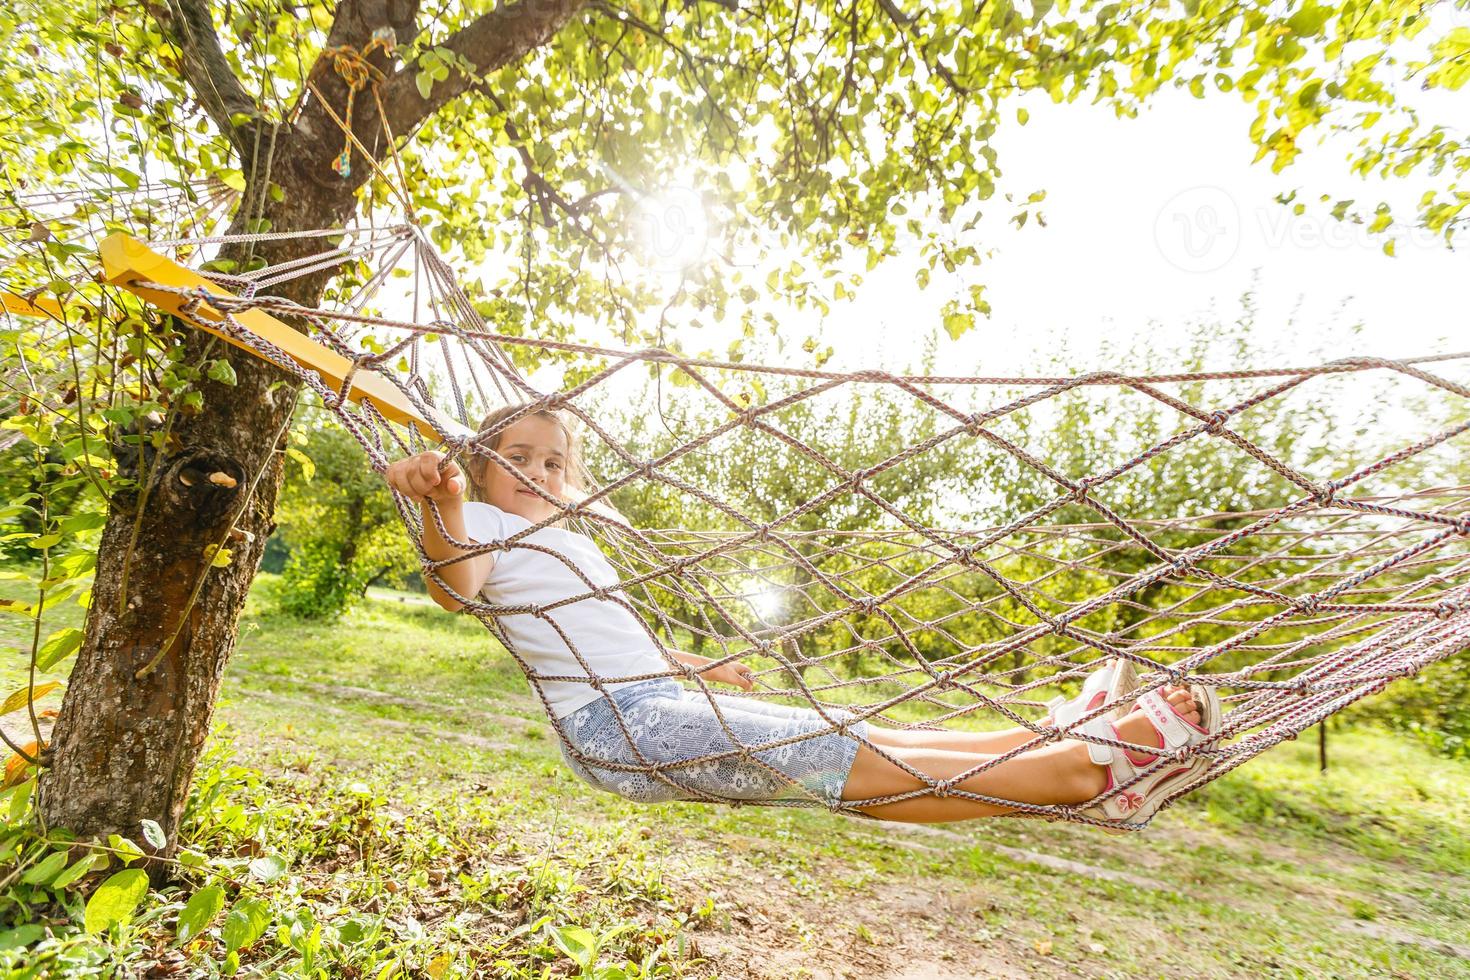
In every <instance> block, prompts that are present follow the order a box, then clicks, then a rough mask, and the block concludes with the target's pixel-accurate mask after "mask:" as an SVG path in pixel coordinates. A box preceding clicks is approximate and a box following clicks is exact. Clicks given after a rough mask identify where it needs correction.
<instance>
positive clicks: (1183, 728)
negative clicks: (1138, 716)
mask: <svg viewBox="0 0 1470 980" xmlns="http://www.w3.org/2000/svg"><path fill="white" fill-rule="evenodd" d="M1138 706H1139V707H1141V708H1142V709H1143V710H1144V711H1146V712H1147V713H1148V717H1149V720H1150V721H1152V722H1153V723H1154V727H1155V728H1157V729H1158V730H1159V734H1160V735H1163V736H1164V745H1165V746H1166V747H1167V748H1171V749H1177V748H1179V747H1180V746H1182V745H1188V744H1189V743H1190V741H1191V740H1192V739H1193V737H1194V736H1195V735H1197V734H1199V730H1198V729H1196V728H1194V727H1193V726H1192V725H1190V724H1189V723H1188V722H1186V721H1185V720H1184V719H1183V718H1181V717H1179V712H1177V711H1175V710H1174V707H1173V705H1171V704H1170V703H1169V702H1168V701H1167V700H1166V699H1165V698H1164V696H1163V695H1162V694H1160V693H1159V692H1158V691H1149V692H1148V693H1147V694H1145V695H1144V696H1143V697H1141V698H1139V699H1138Z"/></svg>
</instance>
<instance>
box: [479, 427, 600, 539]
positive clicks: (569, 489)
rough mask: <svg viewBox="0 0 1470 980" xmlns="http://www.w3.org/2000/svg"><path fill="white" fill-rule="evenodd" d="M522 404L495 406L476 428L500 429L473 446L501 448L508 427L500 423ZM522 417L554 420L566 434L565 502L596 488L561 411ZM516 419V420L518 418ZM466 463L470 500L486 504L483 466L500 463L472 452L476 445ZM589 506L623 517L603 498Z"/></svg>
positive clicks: (577, 443)
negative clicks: (483, 486)
mask: <svg viewBox="0 0 1470 980" xmlns="http://www.w3.org/2000/svg"><path fill="white" fill-rule="evenodd" d="M525 407H526V406H525V405H523V404H522V405H506V406H505V407H504V408H497V409H496V410H495V411H493V412H491V413H490V414H489V415H487V416H485V418H484V419H483V420H482V421H481V422H480V428H479V430H478V431H479V433H484V432H485V431H486V430H488V429H494V428H496V427H500V428H499V431H497V432H494V433H493V434H491V435H490V436H488V437H484V438H480V437H478V436H477V441H476V443H475V446H476V447H478V446H484V447H486V448H489V449H494V450H496V451H497V452H498V451H499V450H500V444H501V440H502V439H503V438H504V436H505V433H506V429H507V428H508V426H502V423H503V422H504V421H505V420H506V419H508V418H510V417H511V416H512V415H515V414H516V413H517V412H520V411H522V410H523V409H524V408H525ZM522 418H528V419H529V418H543V419H548V420H549V421H551V422H554V423H556V425H557V427H558V428H559V429H561V431H562V435H564V436H566V439H567V458H566V477H565V489H564V492H563V497H564V498H565V499H566V500H567V502H568V503H580V502H581V501H582V500H583V499H584V498H586V497H587V496H588V495H589V494H591V493H592V492H593V491H594V490H595V489H596V487H594V486H593V484H592V480H591V477H590V476H588V473H587V467H586V465H585V464H584V463H583V462H582V449H581V439H580V438H578V435H577V431H576V429H574V428H573V427H572V425H571V423H570V422H568V421H567V418H566V416H564V415H563V414H562V413H561V412H558V411H556V410H555V409H550V408H542V409H537V410H536V411H534V412H528V413H527V414H525V415H523V416H522ZM517 421H519V419H517ZM512 424H514V423H512ZM465 463H466V466H465V475H466V476H468V477H469V487H468V493H469V498H470V499H471V500H477V501H479V502H480V503H486V502H487V501H486V500H485V498H484V496H483V495H482V494H483V491H482V490H481V485H482V484H483V483H484V482H485V475H486V472H487V470H486V467H489V466H500V465H501V464H500V463H497V462H496V461H495V460H493V459H491V458H490V457H489V456H485V455H482V454H480V453H478V452H475V447H472V448H471V450H470V453H469V454H468V458H467V459H466V460H465ZM588 509H589V510H591V511H593V512H595V513H599V514H602V515H604V516H606V517H614V518H616V519H618V520H619V521H621V520H622V515H620V514H619V513H618V512H617V510H616V509H614V508H613V506H612V505H611V504H610V503H608V502H607V500H606V499H603V500H599V501H597V502H596V503H594V504H592V505H591V506H590V507H589V508H588Z"/></svg>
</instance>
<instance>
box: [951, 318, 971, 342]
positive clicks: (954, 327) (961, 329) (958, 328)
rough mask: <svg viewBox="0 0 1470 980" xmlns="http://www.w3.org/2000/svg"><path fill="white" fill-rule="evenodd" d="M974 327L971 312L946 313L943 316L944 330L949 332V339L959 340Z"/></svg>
mask: <svg viewBox="0 0 1470 980" xmlns="http://www.w3.org/2000/svg"><path fill="white" fill-rule="evenodd" d="M974 327H975V314H973V313H946V314H945V316H944V332H945V333H947V334H949V338H950V339H951V340H959V339H960V337H962V336H964V334H965V333H967V332H968V331H970V330H972V329H974Z"/></svg>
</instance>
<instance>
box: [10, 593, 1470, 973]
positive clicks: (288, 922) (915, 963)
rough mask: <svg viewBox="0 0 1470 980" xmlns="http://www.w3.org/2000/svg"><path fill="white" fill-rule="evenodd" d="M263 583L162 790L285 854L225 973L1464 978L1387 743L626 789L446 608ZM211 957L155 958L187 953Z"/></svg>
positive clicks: (1441, 781) (229, 850)
mask: <svg viewBox="0 0 1470 980" xmlns="http://www.w3.org/2000/svg"><path fill="white" fill-rule="evenodd" d="M271 587H272V580H271V579H269V578H268V577H262V579H261V582H260V585H259V586H258V587H257V589H256V592H255V593H254V594H253V595H252V598H251V602H250V605H249V606H248V608H247V611H246V614H245V616H244V619H243V620H242V628H241V639H240V644H239V649H238V651H237V653H236V655H235V657H234V659H233V660H232V662H231V665H230V668H229V671H228V673H227V675H226V678H225V681H224V686H223V692H222V695H221V700H220V706H219V711H218V715H217V718H218V722H219V724H220V725H221V729H220V731H219V732H217V734H216V736H215V738H214V739H213V740H212V742H211V747H210V754H209V756H208V758H207V759H206V761H205V764H204V765H203V766H202V767H201V777H200V780H199V781H198V782H199V784H200V786H201V787H204V790H203V791H202V792H201V791H200V790H199V789H198V788H197V787H196V799H195V801H194V804H193V805H192V809H191V812H190V833H191V835H192V836H191V843H192V846H194V847H195V848H197V849H198V850H200V851H201V852H203V853H206V854H208V855H209V856H210V859H211V861H212V862H214V865H212V867H213V869H214V870H215V871H216V872H217V873H220V874H227V875H233V876H235V877H236V878H238V877H240V876H241V875H242V874H243V871H242V867H243V865H244V863H245V862H247V860H248V859H250V858H252V857H255V856H259V855H260V854H274V855H278V856H280V857H281V858H283V859H284V860H285V861H286V862H287V863H288V865H289V869H290V870H289V871H288V873H287V874H286V875H284V876H283V877H281V878H279V879H276V880H275V881H273V882H270V883H268V884H261V883H259V882H257V883H255V886H254V887H256V888H257V890H259V891H260V892H261V894H262V896H263V898H262V900H263V901H266V902H267V903H268V905H269V910H270V912H269V914H270V917H271V927H270V929H269V930H268V932H267V934H266V935H264V936H262V937H261V938H260V939H259V940H257V941H256V942H254V943H253V944H251V945H249V946H247V947H245V948H244V950H243V951H242V952H241V953H240V954H239V956H238V959H239V970H240V975H257V976H265V975H284V974H286V973H287V972H290V973H291V974H292V975H302V974H303V972H305V973H306V975H312V974H311V973H310V969H305V970H304V967H310V968H316V966H317V965H320V964H329V965H327V966H323V967H322V968H323V969H326V971H327V972H326V973H325V974H323V975H327V976H376V975H377V974H378V972H379V971H380V970H382V969H385V968H386V969H388V970H390V971H391V970H394V969H399V970H402V971H403V972H402V974H401V975H408V976H433V975H435V971H437V975H438V976H441V977H453V976H477V975H483V976H507V977H539V976H543V975H563V974H565V973H575V972H576V967H575V966H574V965H573V954H576V955H583V956H584V957H585V955H586V954H585V952H583V951H582V947H580V946H579V945H578V944H577V940H579V939H586V940H588V941H590V940H591V939H596V938H600V939H601V940H602V943H603V947H604V948H603V949H602V950H601V951H600V952H599V953H598V954H597V962H598V963H600V964H601V965H600V967H598V969H600V970H602V972H601V973H600V974H597V973H595V972H590V973H588V974H587V975H601V976H603V977H605V978H614V977H619V976H681V975H683V976H715V975H718V976H726V977H737V976H738V977H744V976H770V977H797V976H817V975H821V976H835V975H844V976H849V977H886V976H902V975H904V974H905V971H906V970H907V971H909V974H910V975H912V976H915V977H919V976H942V975H945V973H946V971H947V973H948V974H949V975H955V976H972V975H986V974H996V973H1004V972H1007V971H1009V972H1011V973H1014V974H1023V975H1036V976H1070V975H1082V976H1119V977H1122V976H1136V975H1140V974H1142V975H1150V976H1160V975H1168V976H1174V975H1192V976H1204V977H1233V976H1239V977H1258V976H1312V977H1316V976H1415V977H1417V976H1433V977H1452V976H1470V959H1467V958H1466V955H1470V949H1467V948H1470V927H1467V924H1466V923H1467V921H1470V845H1467V842H1466V835H1465V830H1464V828H1465V823H1466V820H1467V817H1470V764H1467V763H1466V762H1464V761H1456V760H1448V759H1445V758H1443V757H1440V756H1436V755H1433V754H1431V753H1430V752H1428V751H1427V750H1426V749H1424V748H1423V747H1422V746H1420V745H1419V744H1417V743H1414V742H1410V741H1407V740H1405V739H1402V738H1399V737H1396V736H1392V735H1388V734H1385V733H1382V732H1379V731H1376V730H1373V729H1368V728H1355V729H1343V730H1341V731H1334V732H1333V733H1332V736H1331V746H1330V747H1331V753H1332V767H1331V769H1330V771H1329V772H1328V773H1326V774H1325V775H1324V774H1319V773H1318V772H1317V771H1316V746H1315V740H1308V741H1304V742H1301V743H1288V744H1286V745H1283V746H1281V747H1279V748H1277V749H1275V750H1272V751H1271V752H1269V753H1267V754H1266V755H1264V756H1262V757H1261V758H1259V759H1257V760H1255V761H1253V762H1251V763H1249V764H1248V765H1246V766H1243V767H1241V768H1239V769H1237V770H1235V771H1233V772H1231V773H1229V774H1228V775H1226V776H1225V777H1223V778H1222V779H1220V780H1218V781H1217V782H1215V783H1213V784H1211V785H1210V786H1209V787H1207V788H1206V789H1204V790H1203V791H1201V792H1199V793H1196V794H1194V795H1193V796H1192V797H1190V798H1189V799H1188V800H1187V801H1184V802H1182V803H1181V804H1180V805H1178V806H1175V807H1173V808H1172V809H1170V810H1169V811H1168V812H1166V813H1165V814H1163V815H1162V816H1160V817H1159V818H1158V820H1156V822H1155V824H1154V828H1153V829H1151V830H1150V831H1149V832H1147V833H1145V834H1142V835H1135V836H1130V837H1126V838H1121V839H1120V838H1113V837H1109V836H1106V835H1103V834H1101V833H1099V832H1096V831H1092V830H1088V829H1085V828H1080V827H1075V826H1069V825H1063V824H1047V823H1039V822H1034V821H1017V820H996V821H988V822H978V823H970V824H961V825H949V826H946V827H940V828H906V827H900V826H895V825H889V824H883V823H879V822H876V821H864V820H854V819H845V818H839V817H835V816H833V815H831V814H829V813H827V812H825V811H807V810H802V811H790V810H778V809H771V808H759V807H745V808H739V809H734V808H727V807H714V806H705V805H698V804H666V805H661V806H637V805H634V804H631V803H627V802H625V801H622V800H620V799H618V798H616V797H613V796H611V795H608V794H605V793H600V792H598V791H596V790H593V789H591V788H589V787H587V786H585V785H584V784H582V783H580V782H578V781H577V780H576V779H575V778H574V777H573V776H572V775H571V773H570V772H568V771H567V770H566V768H565V767H564V766H563V764H562V762H561V759H560V755H559V753H558V751H557V747H556V744H555V742H554V740H553V738H552V737H551V736H550V729H549V726H548V725H547V723H546V722H545V720H544V718H543V717H542V715H541V712H540V709H539V707H538V705H537V703H536V702H535V701H533V700H532V698H531V697H530V694H529V689H528V688H527V686H526V684H525V682H524V681H523V680H522V679H521V677H520V675H519V673H518V671H517V669H516V668H515V666H514V664H513V662H512V661H511V660H510V658H509V657H508V656H507V655H506V654H505V653H504V651H502V650H500V649H499V648H498V647H497V646H496V644H495V643H494V642H493V641H492V640H491V639H490V638H489V636H488V635H487V634H486V632H485V631H484V629H483V628H482V627H481V626H480V625H479V624H478V623H476V622H474V621H473V620H471V619H469V618H467V617H462V616H451V615H448V614H446V613H443V612H442V611H440V610H439V609H438V608H437V607H434V606H432V605H427V604H425V603H423V602H422V601H421V597H416V596H399V595H398V594H395V593H387V592H377V591H376V590H375V593H374V596H373V597H372V599H371V600H370V601H369V602H367V603H366V604H365V605H364V606H363V607H361V608H360V609H358V610H356V611H354V612H352V613H351V614H349V615H348V616H347V617H346V618H345V619H344V620H343V621H342V622H340V623H336V624H331V625H321V624H304V623H301V622H298V621H294V620H290V619H286V618H282V617H279V616H276V615H273V614H272V613H271V611H270V603H269V601H267V600H268V593H269V590H270V588H271ZM58 625H60V624H59V623H58ZM6 629H7V630H8V629H9V626H7V627H6ZM4 636H5V642H6V643H7V645H9V644H10V643H11V642H12V639H13V638H12V636H11V634H10V633H8V632H7V633H6V634H4ZM15 671H16V665H15V663H14V660H13V659H10V660H7V662H6V663H4V664H3V665H0V677H3V678H4V679H6V680H7V681H9V680H12V679H14V677H15V676H16V673H15ZM211 793H217V796H215V798H213V799H212V800H206V799H205V798H206V797H207V796H209V795H210V794H211ZM1057 859H1062V860H1064V861H1067V862H1072V863H1071V864H1065V865H1061V866H1058V864H1057ZM231 861H233V862H234V864H233V865H231V864H229V863H228V862H231ZM246 877H247V878H248V875H247V876H246ZM194 880H195V881H196V882H198V881H202V880H203V879H199V878H197V876H196V877H195V879H194ZM192 887H194V886H193V885H190V886H189V888H192ZM187 890H188V889H185V890H184V891H182V892H180V893H178V894H165V895H154V896H153V897H151V898H150V901H149V903H148V905H147V906H146V908H148V909H150V910H152V912H151V913H149V914H152V915H153V918H152V919H149V920H148V921H147V922H146V923H143V924H138V925H135V926H133V927H130V929H131V931H130V932H126V934H123V933H118V934H116V935H114V936H113V937H112V939H111V940H110V941H109V942H99V941H97V940H81V939H75V938H72V939H65V940H56V941H55V943H54V945H53V949H54V950H60V952H57V953H56V955H55V956H53V962H54V963H61V962H63V961H65V962H73V961H75V962H78V963H81V962H90V961H92V960H95V961H98V962H101V961H104V960H105V958H106V957H108V956H111V957H114V958H121V959H123V960H127V962H129V963H130V964H132V966H133V967H139V966H142V965H146V964H147V963H148V962H152V960H150V959H149V958H150V957H156V955H157V950H158V949H160V948H163V947H162V946H159V945H157V942H158V940H159V937H165V938H166V937H168V936H170V935H171V929H172V923H173V920H174V918H175V917H176V916H177V913H178V909H179V906H180V903H181V902H182V901H183V900H184V898H186V897H187ZM68 900H69V901H71V902H72V904H73V906H76V905H77V904H78V903H79V899H78V898H75V897H73V898H70V899H67V898H66V897H65V896H63V901H62V903H61V904H62V905H63V906H64V905H65V902H66V901H68ZM239 900H240V899H239V898H238V897H237V896H235V895H233V894H232V897H231V901H234V902H238V901H239ZM302 914H306V915H309V917H310V919H309V921H306V920H303V919H302V918H301V916H302ZM144 918H146V915H145V916H144ZM317 926H321V927H322V931H321V932H320V933H318V934H317V935H318V943H317V947H316V949H315V952H313V951H312V947H311V943H310V936H311V935H312V934H313V930H314V929H316V927H317ZM370 927H371V929H370ZM371 930H377V931H371ZM578 930H585V932H581V931H578ZM216 932H218V927H217V928H216ZM589 937H590V938H589ZM68 943H69V944H70V945H67V944H68ZM223 950H224V946H223V945H222V944H221V941H220V939H219V938H217V937H206V938H204V939H200V940H196V941H195V942H194V943H192V944H188V945H185V946H183V947H182V948H181V955H183V956H184V957H185V958H186V959H187V961H188V962H189V963H190V964H191V969H194V970H197V971H200V972H201V973H208V972H211V971H213V970H216V969H218V965H219V963H220V961H221V957H222V955H223ZM1457 950H1458V952H1457ZM569 951H570V952H569ZM5 955H7V954H6V953H3V952H0V957H4V956H5ZM30 955H32V956H35V955H37V954H36V953H35V952H34V951H33V952H32V953H31V954H30ZM66 957H71V959H69V960H68V959H66ZM88 957H91V960H88ZM128 957H131V960H128V959H127V958H128ZM312 957H315V959H314V960H312V959H311V958H312ZM308 960H310V962H308ZM3 962H4V960H3V959H0V963H3ZM17 962H20V961H19V960H17ZM77 969H78V972H80V969H81V968H80V967H78V968H77Z"/></svg>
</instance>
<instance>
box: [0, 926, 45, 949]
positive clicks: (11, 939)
mask: <svg viewBox="0 0 1470 980" xmlns="http://www.w3.org/2000/svg"><path fill="white" fill-rule="evenodd" d="M45 935H46V927H45V926H38V925H36V924H35V923H27V924H26V925H23V926H16V927H15V928H14V929H7V930H6V931H4V932H0V949H19V948H20V947H22V946H29V945H30V944H31V943H33V942H35V941H36V940H38V939H41V938H43V937H44V936H45Z"/></svg>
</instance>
